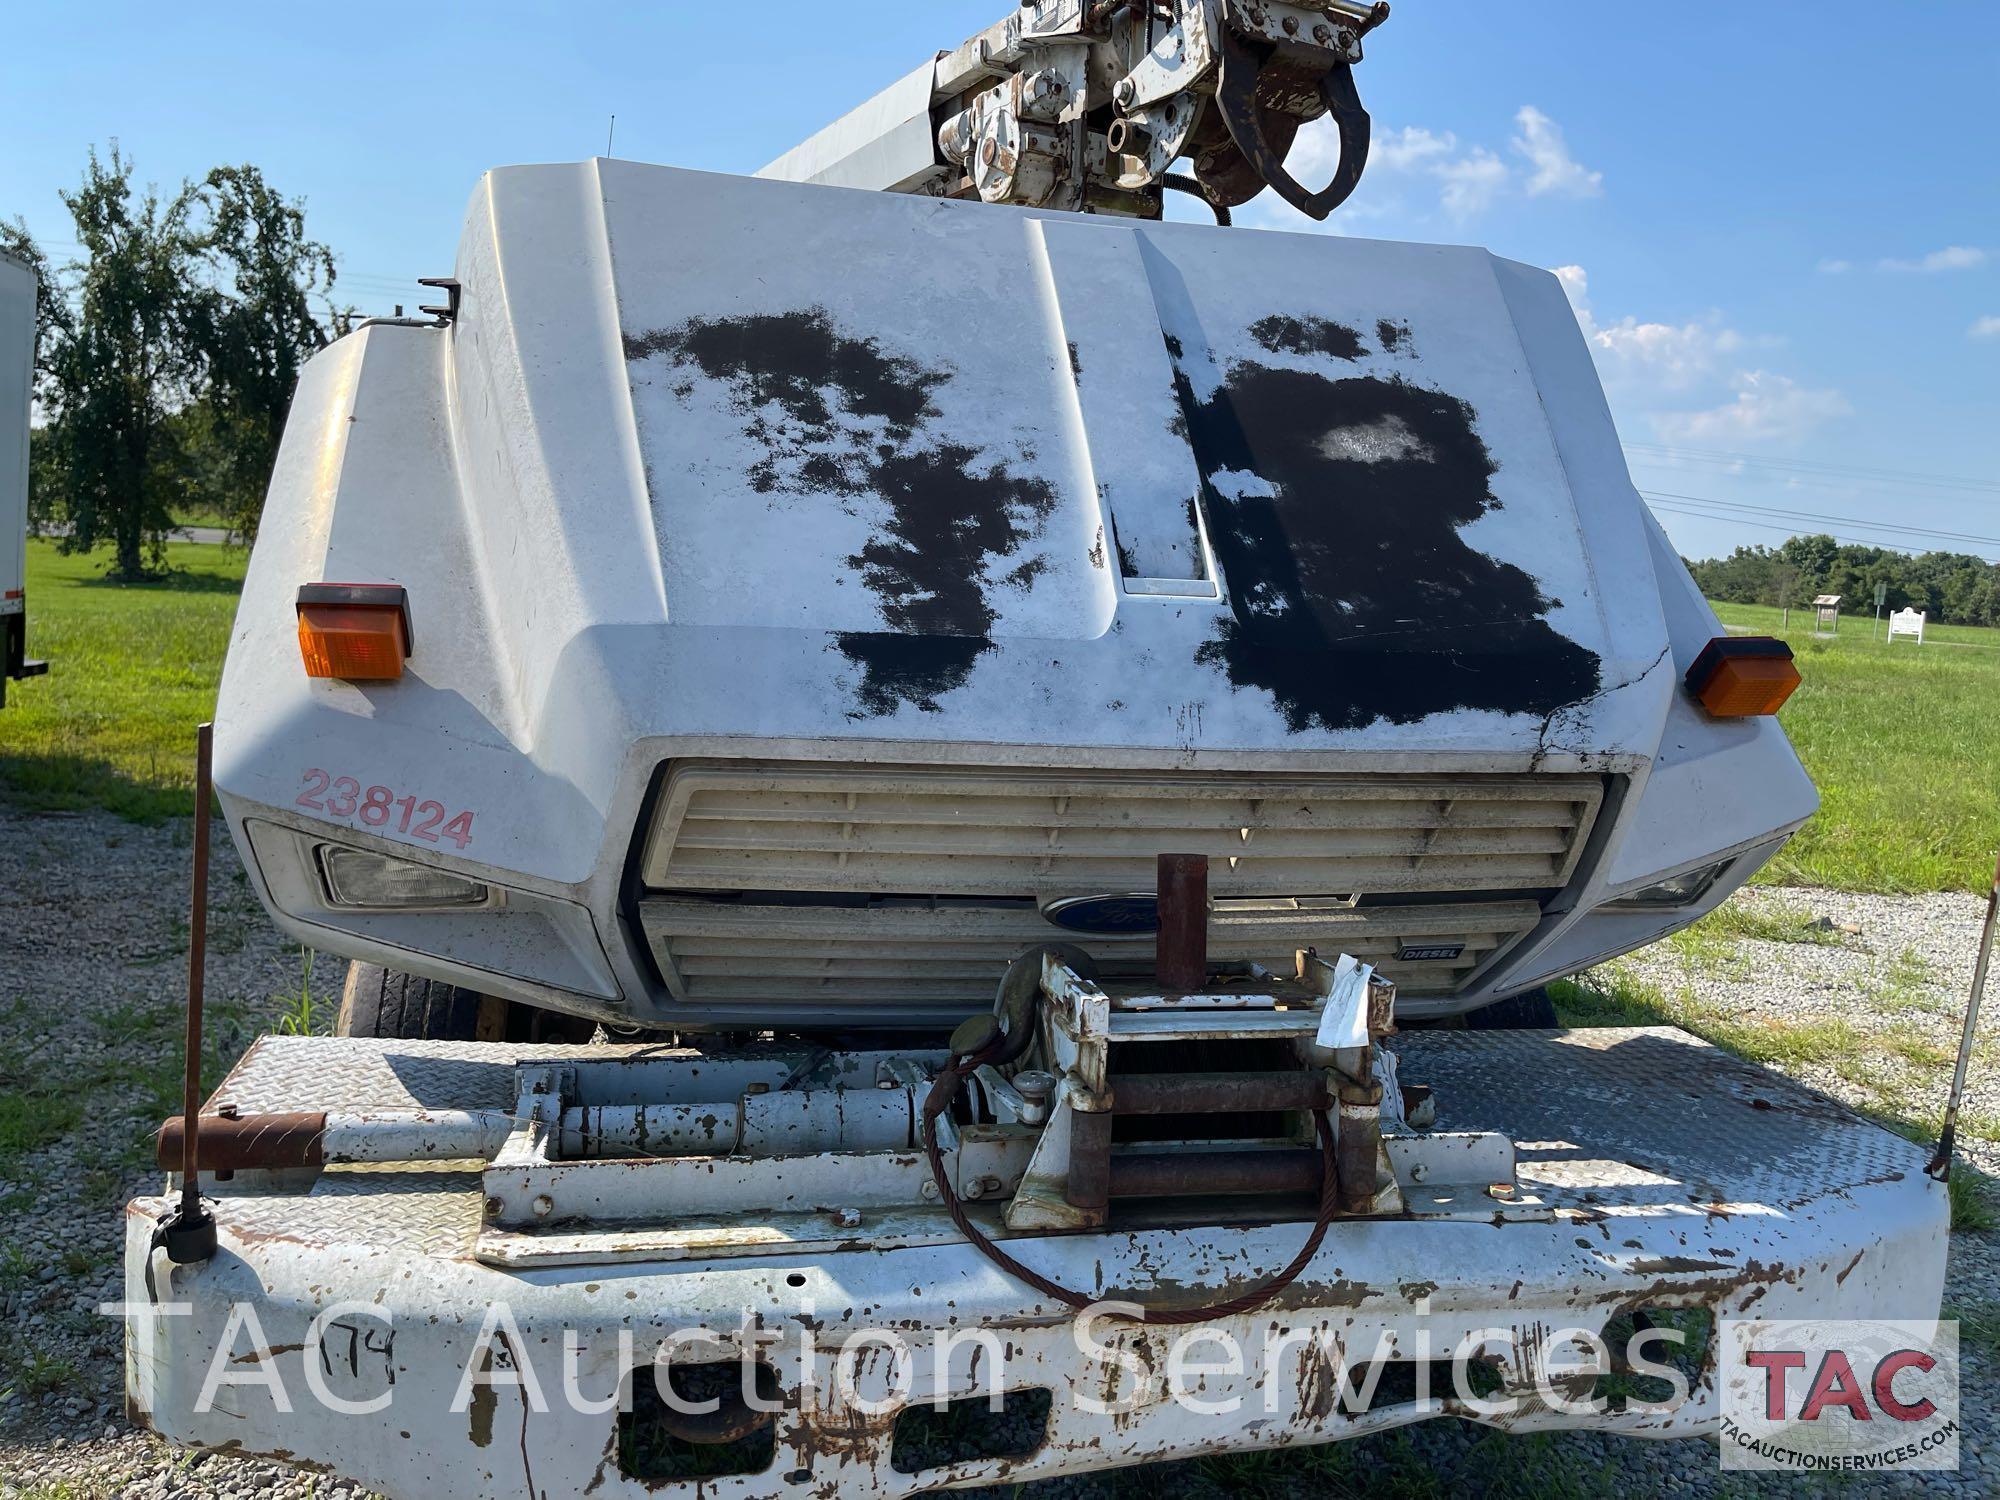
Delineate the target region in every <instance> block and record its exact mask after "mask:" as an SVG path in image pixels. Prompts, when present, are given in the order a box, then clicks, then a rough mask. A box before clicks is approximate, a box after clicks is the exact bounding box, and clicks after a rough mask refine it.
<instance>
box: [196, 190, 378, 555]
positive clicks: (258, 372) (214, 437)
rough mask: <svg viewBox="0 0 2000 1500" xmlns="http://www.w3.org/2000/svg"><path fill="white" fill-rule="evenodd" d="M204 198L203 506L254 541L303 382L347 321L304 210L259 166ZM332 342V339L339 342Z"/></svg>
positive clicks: (200, 338) (199, 337)
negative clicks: (318, 307) (317, 303)
mask: <svg viewBox="0 0 2000 1500" xmlns="http://www.w3.org/2000/svg"><path fill="white" fill-rule="evenodd" d="M194 191H195V199H196V202H197V203H198V205H199V207H200V209H201V210H202V212H203V214H204V215H205V217H206V220H207V222H206V225H205V226H204V227H203V228H202V230H201V232H200V233H199V235H198V236H197V238H196V240H195V248H196V250H197V253H199V254H200V255H201V256H203V257H204V259H205V261H206V264H207V269H208V275H209V278H210V281H209V284H208V285H207V286H206V287H205V288H203V289H202V291H201V292H200V293H199V294H198V295H196V296H195V297H193V298H192V316H191V317H190V320H189V331H190V334H191V336H192V338H193V340H194V343H195V345H196V348H197V351H198V353H199V356H200V359H201V362H202V365H203V368H204V374H205V376H206V384H205V386H204V388H203V390H202V393H201V396H200V398H199V399H198V400H197V401H195V402H194V403H193V404H192V405H191V406H190V407H189V408H188V410H187V412H186V413H185V418H184V421H185V425H186V429H187V430H186V441H187V443H188V447H189V451H190V453H191V454H192V456H193V458H194V460H195V462H196V464H197V465H198V467H199V470H200V474H201V480H202V486H201V487H202V493H203V497H204V499H205V500H206V501H207V502H208V503H209V504H210V505H211V506H212V507H213V508H214V509H216V510H218V511H220V512H221V513H222V514H223V515H224V516H225V517H226V518H227V519H228V522H229V525H230V528H231V530H233V531H235V532H237V533H238V534H239V535H241V536H243V537H245V538H246V539H248V538H254V537H255V535H256V531H257V519H258V516H259V515H260V513H261V512H262V511H263V508H264V491H265V488H266V486H267V485H268V484H269V483H270V478H271V466H272V465H273V464H274V463H275V462H276V460H277V456H278V441H279V439H280V438H281V437H282V436H283V434H284V430H285V416H286V414H287V413H288V412H289V411H290V410H291V404H292V392H293V391H294V390H295V389H296V388H297V386H298V383H299V371H300V369H301V368H302V367H303V366H304V364H305V362H306V360H307V359H309V358H310V357H311V356H312V355H313V354H314V353H315V352H317V351H318V350H320V349H322V348H324V347H325V346H326V344H327V342H328V341H329V338H330V337H331V336H333V335H336V334H338V333H342V332H345V331H346V326H345V325H346V323H347V321H348V314H347V313H346V312H345V311H343V310H341V309H336V308H334V307H332V306H331V305H328V306H327V308H326V312H327V322H326V323H322V322H321V321H320V319H319V318H318V317H316V316H315V315H314V312H313V306H312V304H313V299H314V298H315V297H318V298H319V299H320V300H321V301H322V303H325V302H326V299H327V297H328V295H329V294H330V293H331V292H332V290H333V283H334V263H333V252H332V251H331V250H329V249H328V248H327V247H326V246H325V245H323V244H321V243H320V242H319V241H317V240H313V239H308V238H307V237H306V230H305V204H304V201H303V200H302V199H297V198H291V199H287V198H284V197H282V196H281V195H279V194H278V193H277V192H275V191H274V190H273V189H272V188H271V186H270V184H268V183H267V182H265V180H264V175H263V173H262V172H260V171H258V169H257V168H255V167H253V166H248V165H244V166H237V167H217V168H216V169H215V170H214V171H212V172H210V173H209V174H208V176H207V178H206V179H205V180H204V181H203V182H202V184H201V186H200V187H199V188H197V189H195V190H194ZM330 330H331V331H330Z"/></svg>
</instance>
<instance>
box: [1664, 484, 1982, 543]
mask: <svg viewBox="0 0 2000 1500" xmlns="http://www.w3.org/2000/svg"><path fill="white" fill-rule="evenodd" d="M1639 493H1640V494H1642V495H1644V496H1646V497H1647V498H1648V499H1653V498H1656V497H1657V498H1658V499H1662V500H1680V501H1685V502H1687V503H1690V504H1694V505H1710V506H1717V507H1720V508H1722V509H1726V510H1747V511H1751V512H1753V513H1755V514H1757V515H1766V516H1782V517H1784V518H1785V519H1786V520H1791V521H1815V522H1817V521H1824V522H1828V523H1831V524H1833V525H1837V526H1859V527H1861V528H1862V529H1863V530H1864V531H1892V532H1895V533H1896V534H1898V535H1900V536H1927V537H1936V538H1937V539H1938V540H1940V541H1947V542H1978V543H1980V544H1981V545H1983V546H1988V547H2000V537H1993V536H1978V535H1975V534H1973V533H1971V532H1965V531H1938V530H1935V529H1933V528H1931V527H1928V526H1909V525H1904V524H1901V523H1894V524H1892V523H1889V522H1883V521H1869V520H1866V519H1864V518H1862V517H1861V516H1836V515H1829V514H1826V513H1824V512H1821V511H1810V510H1787V509H1785V508H1783V507H1781V506H1776V505H1752V504H1750V503H1749V502H1748V501H1745V500H1718V499H1715V498H1714V497H1713V496H1710V495H1679V494H1675V493H1674V492H1673V491H1671V490H1641V491H1640V492H1639Z"/></svg>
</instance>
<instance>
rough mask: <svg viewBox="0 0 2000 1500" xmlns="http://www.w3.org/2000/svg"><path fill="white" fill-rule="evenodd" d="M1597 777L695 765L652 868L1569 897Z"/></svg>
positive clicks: (1015, 886)
mask: <svg viewBox="0 0 2000 1500" xmlns="http://www.w3.org/2000/svg"><path fill="white" fill-rule="evenodd" d="M1602 796H1603V788H1602V785H1601V783H1600V782H1599V781H1598V780H1597V778H1595V777H1590V776H1513V777H1509V776H1494V777H1472V776H1461V777H1415V776H1413V777H1388V776H1375V777H1363V776H1326V777H1318V778H1310V777H1287V778H1285V779H1283V780H1273V779H1264V778H1259V777H1253V776H1227V777H1225V776H1176V775H1169V774H1162V775H1130V774H1124V775H1120V774H1109V773H1107V774H1099V775H1092V776H1047V775H1040V774H1036V773H1032V772H1005V771H978V772H974V771H917V770H911V771H880V770H872V769H871V770H865V771H846V770H842V769H840V768H837V767H835V768H825V769H822V768H802V767H790V766H776V767H759V766H754V765H700V764H690V765H683V766H679V767H677V768H676V769H675V771H674V773H673V774H672V776H671V778H670V779H669V781H668V783H667V788H666V795H665V797H664V798H663V800H662V805H661V808H660V814H659V819H658V822H657V824H656V826H655V828H654V832H653V837H652V839H651V840H650V842H649V844H648V847H647V851H646V856H645V860H644V879H645V883H646V884H647V885H648V886H649V887H651V888H653V889H655V890H703V891H718V890H726V891H827V892H835V891H852V892H865V893H869V894H880V893H899V894H909V895H925V896H1007V897H1036V898H1043V899H1046V898H1050V897H1056V896H1078V895H1093V894H1098V893H1102V892H1111V891H1146V890H1151V889H1152V887H1153V861H1154V858H1155V857H1156V856H1157V855H1159V854H1161V853H1175V854H1206V855H1208V856H1209V861H1210V863H1209V890H1210V892H1211V893H1212V894H1213V895H1215V896H1217V897H1230V896H1305V895H1312V896H1330V895H1342V896H1347V895H1355V894H1358V893H1363V892H1365V893H1368V894H1386V893H1394V892H1416V891H1422V892H1472V891H1503V890H1504V891H1521V890H1539V889H1553V888H1555V887H1559V886H1561V885H1562V884H1563V883H1564V882H1566V881H1567V880H1568V879H1569V876H1570V872H1571V871H1572V870H1574V869H1575V867H1576V861H1577V859H1578V857H1579V856H1580V854H1581V853H1582V849H1583V842H1584V838H1585V836H1586V835H1587V834H1588V832H1589V830H1590V824H1591V821H1592V819H1593V818H1594V817H1595V816H1596V813H1597V808H1598V804H1599V802H1600V801H1601V799H1602Z"/></svg>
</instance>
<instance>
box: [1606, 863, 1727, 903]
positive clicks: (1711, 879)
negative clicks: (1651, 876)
mask: <svg viewBox="0 0 2000 1500" xmlns="http://www.w3.org/2000/svg"><path fill="white" fill-rule="evenodd" d="M1734 863H1735V861H1734V860H1727V859H1725V860H1724V861H1722V863H1721V864H1718V865H1709V866H1707V867H1706V868H1704V869H1700V870H1689V871H1687V872H1686V873H1685V874H1681V875H1675V876H1672V877H1671V878H1669V879H1666V880H1662V881H1661V882H1660V883H1659V884H1658V885H1649V886H1643V887H1641V888H1640V889H1639V890H1636V891H1628V892H1626V893H1625V894H1624V895H1622V896H1620V897H1618V898H1617V900H1615V901H1610V902H1607V903H1606V904H1607V905H1609V906H1614V907H1616V906H1645V907H1661V906H1692V905H1694V904H1695V902H1697V901H1699V900H1700V899H1701V898H1702V897H1703V896H1705V895H1707V894H1708V888H1709V887H1710V886H1712V885H1714V884H1715V882H1716V881H1718V880H1720V879H1721V878H1722V872H1723V871H1725V870H1727V869H1728V868H1729V867H1730V865H1732V864H1734Z"/></svg>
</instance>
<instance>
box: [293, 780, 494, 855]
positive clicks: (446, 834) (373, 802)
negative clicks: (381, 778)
mask: <svg viewBox="0 0 2000 1500" xmlns="http://www.w3.org/2000/svg"><path fill="white" fill-rule="evenodd" d="M297 805H298V806H300V807H303V808H305V809H306V810H307V811H308V812H316V813H325V814H326V815H327V816H328V817H330V818H352V819H354V820H355V821H357V822H359V823H361V824H362V825H363V826H364V827H367V828H384V829H386V828H391V827H393V828H394V829H395V831H396V832H397V833H400V834H404V835H407V836H408V837H410V838H413V839H422V840H423V841H424V842H425V843H427V844H436V843H448V844H454V845H456V846H457V847H458V848H460V849H463V848H464V847H465V846H466V845H468V844H470V843H471V842H472V814H471V813H469V812H461V813H451V814H447V813H446V811H445V805H444V804H443V803H442V802H436V801H432V800H430V799H429V798H422V799H420V798H418V797H417V796H416V795H415V794H414V793H407V794H403V795H398V794H397V793H396V792H395V791H394V790H393V789H391V788H389V787H386V786H370V787H364V786H362V784H361V783H360V782H358V781H356V780H355V779H354V778H353V777H352V776H336V775H334V774H333V773H332V772H331V771H322V770H319V769H318V768H317V767H315V768H314V769H312V770H309V771H307V772H306V774H305V790H304V791H302V792H300V793H299V795H298V799H297Z"/></svg>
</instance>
